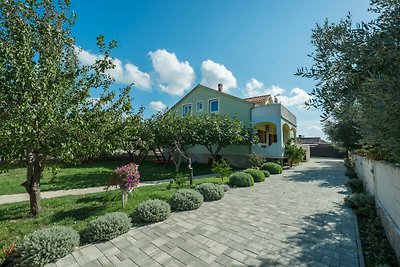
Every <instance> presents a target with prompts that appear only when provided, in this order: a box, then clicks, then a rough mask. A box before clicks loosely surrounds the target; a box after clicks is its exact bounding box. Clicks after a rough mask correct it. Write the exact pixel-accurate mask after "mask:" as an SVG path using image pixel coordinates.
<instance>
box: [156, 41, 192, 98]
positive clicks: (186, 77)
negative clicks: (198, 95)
mask: <svg viewBox="0 0 400 267" xmlns="http://www.w3.org/2000/svg"><path fill="white" fill-rule="evenodd" d="M149 56H150V58H151V61H152V63H153V68H154V71H155V72H156V74H157V79H158V83H159V86H160V89H161V90H162V91H163V92H166V93H168V94H170V95H176V96H181V95H183V93H184V92H185V91H186V90H188V89H189V88H190V86H191V85H192V84H193V82H194V80H195V78H196V75H195V73H194V70H193V68H192V67H191V66H190V64H189V62H187V61H182V62H181V61H179V60H178V58H177V57H176V55H175V53H169V52H168V51H167V50H165V49H158V50H157V51H155V52H150V53H149Z"/></svg>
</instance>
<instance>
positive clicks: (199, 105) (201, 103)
mask: <svg viewBox="0 0 400 267" xmlns="http://www.w3.org/2000/svg"><path fill="white" fill-rule="evenodd" d="M196 110H197V111H203V101H197V104H196Z"/></svg>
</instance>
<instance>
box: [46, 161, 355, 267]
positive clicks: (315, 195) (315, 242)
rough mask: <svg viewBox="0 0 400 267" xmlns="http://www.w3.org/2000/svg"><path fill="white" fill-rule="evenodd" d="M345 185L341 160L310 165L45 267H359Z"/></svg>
mask: <svg viewBox="0 0 400 267" xmlns="http://www.w3.org/2000/svg"><path fill="white" fill-rule="evenodd" d="M346 179H347V178H346V177H345V176H344V167H343V161H339V160H333V159H312V160H311V162H308V163H305V164H302V165H300V166H297V167H295V168H293V169H291V170H287V171H284V173H283V174H282V175H273V176H271V177H270V178H268V179H267V180H266V181H265V182H263V183H257V184H255V186H253V187H250V188H239V189H232V190H230V191H228V192H227V193H226V195H225V197H224V198H223V199H222V200H220V201H216V202H206V203H204V204H203V205H202V206H201V207H200V208H199V209H198V210H194V211H189V212H180V213H173V214H171V216H170V218H168V219H167V220H165V221H163V222H160V223H155V224H149V225H143V226H139V227H134V228H132V229H131V230H130V231H129V232H128V233H127V234H124V235H122V236H120V237H118V238H116V239H113V240H111V241H109V242H105V243H99V244H95V245H87V246H84V247H81V248H79V249H78V250H76V251H75V252H73V253H72V254H70V255H67V256H66V257H64V258H63V259H61V260H59V261H58V262H56V263H55V264H49V265H48V267H50V266H52V267H54V266H57V267H65V266H146V267H148V266H349V267H350V266H359V265H360V263H359V255H358V247H357V242H358V239H357V238H356V236H357V233H356V229H357V228H356V225H355V218H354V217H353V213H352V211H351V209H349V208H347V207H345V206H344V203H343V197H344V196H345V195H346V194H348V193H349V192H348V189H347V188H346V187H345V186H344V183H345V181H346Z"/></svg>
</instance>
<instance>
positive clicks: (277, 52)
mask: <svg viewBox="0 0 400 267" xmlns="http://www.w3.org/2000/svg"><path fill="white" fill-rule="evenodd" d="M71 2H72V3H71V6H72V10H73V11H74V12H75V13H76V14H77V22H76V24H75V27H74V30H73V35H74V37H75V38H76V44H77V46H79V47H80V48H81V49H82V51H81V53H80V54H79V57H80V59H81V61H82V62H83V63H91V62H92V61H93V60H94V59H95V58H96V57H97V56H98V54H97V53H98V50H97V47H96V39H95V38H96V37H97V36H98V35H99V34H104V35H105V36H106V38H107V39H108V40H111V39H114V40H116V41H117V42H118V48H116V49H115V50H114V52H113V56H114V57H115V58H116V61H115V65H116V66H117V68H116V69H115V70H113V71H112V72H111V74H112V75H113V76H114V77H115V79H116V82H117V85H118V86H121V87H122V86H123V85H126V84H130V83H132V82H135V86H134V87H133V88H134V89H133V91H132V96H133V98H134V107H136V108H138V107H139V106H144V107H145V108H146V111H145V115H146V116H150V115H151V114H153V113H155V112H156V111H155V110H159V109H163V108H165V107H171V106H172V105H173V104H175V103H176V102H177V101H178V100H179V99H180V98H181V97H182V96H183V95H184V94H186V93H187V92H188V91H189V90H190V89H192V88H193V87H194V86H195V85H196V84H198V83H202V84H206V85H208V86H210V87H213V88H216V84H217V83H219V82H222V83H223V84H224V89H225V91H227V92H228V93H231V94H233V95H236V96H239V97H246V96H254V95H258V94H265V93H272V94H273V95H277V94H280V101H281V102H282V103H283V104H285V105H286V106H287V107H288V108H289V109H290V110H291V111H292V112H293V113H294V114H295V115H296V116H297V120H298V131H297V133H298V134H303V135H306V136H323V133H322V131H321V125H320V122H319V115H320V111H318V110H314V111H310V110H305V109H304V108H301V106H302V105H303V103H304V101H305V100H307V97H308V96H307V92H311V90H312V88H313V86H314V81H312V80H310V79H306V78H301V77H297V76H294V73H295V72H296V69H297V68H298V67H309V66H311V64H312V62H311V60H310V58H308V57H307V55H308V54H310V53H311V52H312V50H313V47H312V45H311V43H310V41H311V30H312V28H314V27H315V25H316V23H323V22H324V20H325V19H326V18H328V20H329V21H332V22H337V21H338V20H339V19H340V18H343V17H345V16H346V15H347V13H348V12H351V14H352V16H353V21H354V22H359V21H368V20H371V19H372V18H373V14H371V13H369V12H368V11H367V9H368V7H369V1H367V0H335V1H331V0H303V1H295V0H279V1H278V0H275V1H272V0H269V1H267V0H263V1H261V0H252V1H244V0H234V1H232V0H217V1H211V0H207V1H206V0H191V1H187V0H186V1H184V0H179V1H172V0H171V1H162V0H160V1H155V0H146V1H109V0H107V1H105V0H101V1H78V0H75V1H71ZM93 96H94V97H96V92H94V95H93Z"/></svg>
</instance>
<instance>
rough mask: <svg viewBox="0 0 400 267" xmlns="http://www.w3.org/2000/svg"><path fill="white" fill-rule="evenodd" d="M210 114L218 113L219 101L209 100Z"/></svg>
mask: <svg viewBox="0 0 400 267" xmlns="http://www.w3.org/2000/svg"><path fill="white" fill-rule="evenodd" d="M209 107H210V113H214V112H218V111H219V101H218V99H211V100H210V101H209Z"/></svg>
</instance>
